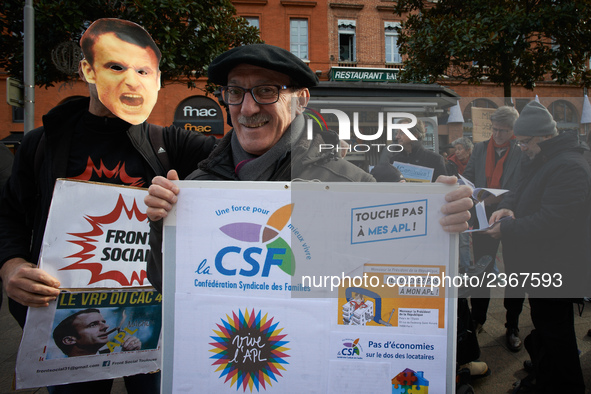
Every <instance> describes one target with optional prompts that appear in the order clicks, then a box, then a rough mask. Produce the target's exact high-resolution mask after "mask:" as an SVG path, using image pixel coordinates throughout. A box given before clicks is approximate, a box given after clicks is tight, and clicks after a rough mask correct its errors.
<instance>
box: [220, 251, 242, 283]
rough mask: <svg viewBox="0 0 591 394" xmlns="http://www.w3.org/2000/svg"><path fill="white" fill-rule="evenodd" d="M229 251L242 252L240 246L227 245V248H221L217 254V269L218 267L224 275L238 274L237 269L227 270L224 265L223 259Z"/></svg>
mask: <svg viewBox="0 0 591 394" xmlns="http://www.w3.org/2000/svg"><path fill="white" fill-rule="evenodd" d="M228 253H240V248H239V247H238V246H226V247H225V248H223V249H222V250H220V251H219V252H218V254H217V255H216V256H215V269H217V270H218V271H219V273H220V274H222V275H227V276H230V275H236V270H227V269H225V268H224V266H223V265H222V259H223V258H224V256H225V255H226V254H228Z"/></svg>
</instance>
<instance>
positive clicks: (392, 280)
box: [162, 181, 457, 393]
mask: <svg viewBox="0 0 591 394" xmlns="http://www.w3.org/2000/svg"><path fill="white" fill-rule="evenodd" d="M178 185H179V187H181V193H180V194H179V202H178V203H177V204H176V206H175V208H174V209H173V211H172V212H171V213H170V214H169V216H168V217H167V219H166V221H165V227H164V240H165V241H164V276H163V279H164V283H163V285H164V296H163V312H164V314H165V315H166V316H167V317H168V318H167V319H166V321H164V322H163V377H162V378H163V386H162V390H163V392H172V393H176V392H183V391H186V390H188V389H189V388H190V387H200V388H201V389H202V390H203V391H205V392H220V393H223V392H235V391H236V390H240V391H243V392H254V391H257V392H277V393H292V392H293V393H295V392H301V391H302V390H305V391H306V392H318V393H326V392H339V393H353V392H359V391H364V392H398V391H396V390H399V389H400V390H406V389H411V390H425V392H426V391H427V390H428V391H429V392H431V393H445V392H451V391H452V390H453V387H454V384H455V382H454V377H455V324H456V322H455V315H456V314H455V300H454V299H453V297H454V294H455V289H454V288H453V287H445V286H443V284H442V281H441V279H442V278H443V277H445V276H453V275H455V266H454V265H453V264H450V261H455V259H456V256H457V235H451V234H448V233H445V232H444V231H443V230H442V228H441V226H440V225H439V219H440V218H441V217H442V214H441V212H440V208H441V206H442V205H443V204H444V203H445V200H444V195H445V193H446V192H448V191H449V188H450V186H446V185H435V184H429V185H411V184H396V185H393V184H385V183H382V184H379V183H378V184H344V183H338V184H335V183H319V182H292V183H251V182H191V181H181V182H179V183H178ZM347 278H350V279H351V280H350V281H348V280H347ZM195 311H198V313H194V312H195ZM401 392H404V391H401Z"/></svg>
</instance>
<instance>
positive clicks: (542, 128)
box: [513, 101, 556, 137]
mask: <svg viewBox="0 0 591 394" xmlns="http://www.w3.org/2000/svg"><path fill="white" fill-rule="evenodd" d="M555 131H556V122H555V121H554V119H553V118H552V114H550V112H548V110H547V109H546V107H544V106H543V105H542V104H540V103H538V102H537V101H530V102H529V103H528V104H527V105H526V106H525V107H523V110H522V111H521V114H520V115H519V118H517V120H516V121H515V125H513V132H514V133H515V135H518V136H528V137H537V136H543V135H551V134H554V133H555Z"/></svg>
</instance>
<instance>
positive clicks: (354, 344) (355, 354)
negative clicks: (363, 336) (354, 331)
mask: <svg viewBox="0 0 591 394" xmlns="http://www.w3.org/2000/svg"><path fill="white" fill-rule="evenodd" d="M362 351H363V349H362V348H361V345H360V344H359V338H357V339H355V340H352V339H343V347H342V349H341V350H340V351H339V353H338V354H337V358H354V359H361V358H363V357H361V352H362Z"/></svg>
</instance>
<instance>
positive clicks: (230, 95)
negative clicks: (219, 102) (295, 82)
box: [222, 85, 291, 105]
mask: <svg viewBox="0 0 591 394" xmlns="http://www.w3.org/2000/svg"><path fill="white" fill-rule="evenodd" d="M290 87H291V86H285V85H259V86H254V87H252V88H250V89H245V88H242V87H240V86H224V87H222V97H223V98H224V102H225V103H226V104H228V105H240V104H242V102H243V101H244V95H245V94H246V93H250V94H251V96H252V98H253V99H254V101H256V102H257V103H258V104H261V105H267V104H275V103H276V102H277V101H278V100H279V92H280V91H281V90H284V89H289V88H290Z"/></svg>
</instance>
